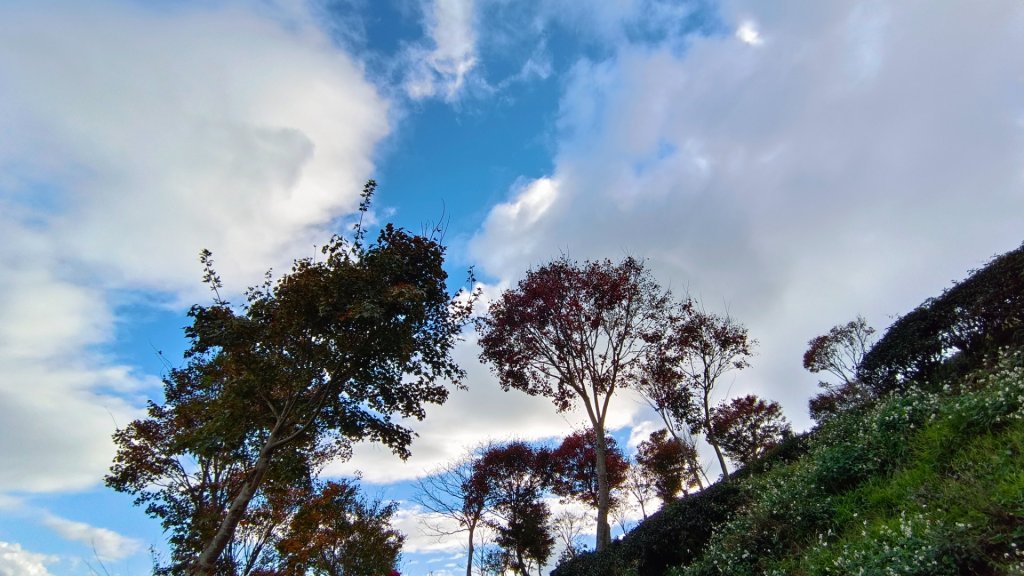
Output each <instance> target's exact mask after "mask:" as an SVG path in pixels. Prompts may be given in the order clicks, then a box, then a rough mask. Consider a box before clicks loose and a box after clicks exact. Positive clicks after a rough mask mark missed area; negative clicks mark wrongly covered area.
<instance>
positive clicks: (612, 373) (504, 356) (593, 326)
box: [477, 257, 669, 550]
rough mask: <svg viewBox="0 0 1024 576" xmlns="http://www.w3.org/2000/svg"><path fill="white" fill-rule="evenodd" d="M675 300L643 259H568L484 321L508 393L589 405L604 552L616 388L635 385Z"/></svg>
mask: <svg viewBox="0 0 1024 576" xmlns="http://www.w3.org/2000/svg"><path fill="white" fill-rule="evenodd" d="M668 303H669V294H668V292H667V291H665V290H662V288H661V287H660V286H659V285H658V284H657V282H655V281H654V279H653V278H652V277H651V275H650V273H649V272H648V271H647V269H646V268H645V267H644V264H643V262H641V261H639V260H636V259H634V258H626V259H625V260H623V261H622V262H620V263H618V264H614V263H612V262H611V261H610V260H603V261H598V262H584V263H582V264H581V263H578V262H575V261H572V260H569V259H568V258H565V257H563V258H561V259H559V260H556V261H554V262H551V263H549V264H546V265H544V266H542V267H540V268H537V269H533V270H529V271H527V273H526V276H525V278H523V279H522V280H521V281H520V282H519V284H518V286H516V287H515V288H513V289H509V290H506V291H505V292H504V293H503V294H502V295H501V296H500V297H499V298H498V299H497V300H495V301H494V302H493V303H492V304H491V306H490V309H489V310H488V313H487V315H486V316H484V317H483V318H481V319H480V321H479V323H478V324H477V329H478V331H479V335H480V339H479V342H480V346H481V348H482V352H481V353H480V359H481V360H483V361H484V362H486V363H488V364H490V366H491V369H492V371H493V372H494V373H495V374H496V375H497V377H498V381H499V383H500V384H501V387H502V388H503V389H505V390H509V389H510V388H515V389H517V390H521V391H523V392H526V393H527V394H530V395H533V396H544V397H547V398H550V399H551V401H552V402H553V403H554V405H555V407H556V409H557V410H558V411H565V410H569V409H570V408H571V407H572V406H574V405H576V404H582V405H583V407H584V409H585V410H586V413H587V416H588V417H589V420H590V428H591V429H592V430H593V433H594V435H595V438H596V441H595V450H594V452H595V467H596V470H597V483H598V505H597V549H599V550H600V549H604V548H605V547H606V546H608V544H609V543H610V541H611V528H610V525H609V523H608V512H609V508H610V504H611V501H610V495H609V491H610V488H609V487H610V484H609V481H608V470H607V465H606V453H607V447H606V444H605V422H606V417H607V414H608V406H609V403H610V401H611V398H612V396H613V395H614V393H615V391H616V390H618V389H619V388H621V387H624V386H634V385H635V384H636V382H637V380H638V378H639V376H640V372H641V368H642V364H643V362H644V359H645V357H646V355H647V352H648V348H650V347H651V346H652V345H653V343H654V342H656V341H657V340H658V339H660V338H661V337H662V335H663V334H664V331H665V326H666V321H667V307H668Z"/></svg>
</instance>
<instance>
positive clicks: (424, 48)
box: [0, 0, 1024, 576]
mask: <svg viewBox="0 0 1024 576" xmlns="http://www.w3.org/2000/svg"><path fill="white" fill-rule="evenodd" d="M1022 94H1024V7H1022V6H1021V4H1020V3H1019V2H1016V1H1014V0H996V1H993V2H986V3H982V4H977V3H972V4H966V3H943V4H940V5H936V4H935V3H933V2H926V1H924V0H910V1H905V0H900V1H898V2H897V1H895V0H894V1H886V0H873V1H870V2H854V1H852V0H850V1H846V0H836V1H834V2H827V3H826V2H820V3H807V2H795V1H781V2H773V3H764V2H756V1H753V0H749V1H745V0H723V1H720V2H715V1H706V2H705V1H701V2H683V1H668V0H617V1H614V2H612V1H609V2H600V3H589V4H588V3H582V2H574V1H568V0H529V1H525V0H524V1H511V0H407V1H403V2H375V1H371V0H252V1H248V2H247V1H242V0H238V1H216V2H197V1H190V0H183V1H175V2H169V1H161V2H143V1H141V0H138V1H129V0H98V1H95V2H92V1H91V2H88V3H86V2H78V1H74V0H63V1H61V0H41V1H36V0H33V1H28V0H25V1H18V0H13V1H7V2H3V3H0V135H2V136H0V270H2V272H0V411H2V413H0V462H3V466H2V467H0V574H3V575H4V576H7V575H11V576H22V575H37V574H52V575H78V574H93V573H96V572H101V571H102V570H101V569H100V567H99V562H100V561H102V563H103V566H104V567H105V568H106V570H108V571H109V573H110V574H138V573H145V572H147V571H148V570H149V567H150V562H149V556H148V552H147V550H148V549H149V547H151V546H156V547H157V548H159V547H160V546H162V544H161V542H162V535H161V533H160V529H159V526H158V525H156V523H155V522H153V521H152V520H149V519H147V518H146V517H145V515H144V514H143V513H142V511H141V510H138V509H135V508H133V507H132V506H131V504H130V499H129V498H126V497H124V496H122V495H118V494H113V493H111V492H110V491H108V490H106V489H105V488H103V487H102V477H103V474H104V473H105V471H106V469H107V467H108V466H109V463H110V460H111V457H112V454H113V447H112V444H111V442H110V435H111V433H112V432H113V431H114V429H115V427H116V426H118V425H122V426H123V425H124V424H126V423H127V422H129V421H131V419H133V418H136V417H138V416H139V415H140V414H141V410H142V408H143V406H144V403H145V401H146V399H147V398H151V397H155V396H157V395H158V394H159V393H160V385H159V379H160V376H161V374H162V372H163V370H164V365H163V362H164V360H162V359H161V357H160V356H158V354H157V352H156V351H161V352H162V353H163V357H164V358H165V359H166V360H167V361H170V362H172V363H173V362H177V361H178V359H179V358H180V354H181V350H182V349H183V347H184V345H185V341H184V338H183V336H182V332H181V328H182V327H183V326H184V325H185V323H186V322H187V320H186V318H185V317H184V311H185V310H187V307H188V306H189V305H190V304H191V303H193V302H203V301H207V299H208V297H209V296H208V294H207V293H206V292H205V290H204V288H203V287H202V285H201V283H200V282H199V280H200V277H201V270H200V268H199V265H198V262H197V254H198V253H199V250H201V249H202V248H209V249H211V250H213V252H214V254H215V258H216V259H217V262H218V267H219V269H220V272H221V275H222V276H223V278H224V280H225V282H226V284H227V285H228V287H229V288H230V289H233V290H235V291H236V292H240V291H241V290H243V289H244V288H245V287H246V286H248V285H250V284H253V283H256V282H258V281H259V279H260V278H261V277H262V274H263V272H264V271H265V270H266V269H267V268H271V267H273V268H274V269H277V270H282V269H286V267H287V265H288V263H289V262H290V261H291V260H292V259H294V258H296V257H303V256H307V255H309V254H311V253H312V250H313V246H314V245H315V244H318V243H322V242H323V240H324V239H326V238H327V237H329V235H330V234H331V233H332V232H335V231H338V230H339V229H341V228H343V227H344V225H345V223H346V222H348V221H349V219H350V218H351V215H352V212H353V210H354V208H355V206H356V204H357V202H358V193H359V191H360V190H361V188H362V184H363V183H364V182H365V181H366V180H367V179H368V178H371V177H372V178H375V179H377V180H378V182H379V183H380V185H381V186H380V189H379V194H378V196H377V199H376V204H375V211H376V216H377V218H378V219H379V220H380V221H394V222H397V223H399V224H401V225H403V226H406V227H409V228H412V229H419V227H420V226H421V225H422V223H424V222H427V221H433V220H437V218H439V217H440V216H441V215H442V214H443V215H444V216H446V217H447V218H450V224H449V229H448V235H447V240H448V242H449V245H450V248H449V266H450V271H451V273H452V275H453V277H454V278H462V277H463V274H464V272H465V270H466V269H467V268H468V267H470V266H473V267H475V269H476V270H477V274H478V277H479V280H480V281H481V282H482V287H483V289H484V291H485V294H488V295H494V294H497V293H498V292H499V291H500V290H501V289H503V288H505V287H508V286H510V285H511V284H512V283H514V282H515V281H516V280H517V279H518V278H519V277H521V275H522V274H523V273H524V271H525V270H527V269H528V268H529V267H531V266H535V265H538V264H542V263H544V262H546V261H548V260H550V259H552V258H555V257H557V256H559V255H560V254H563V253H565V254H569V255H571V256H573V257H576V258H579V259H587V258H605V257H608V258H612V259H618V258H620V257H622V256H625V255H634V256H639V257H643V258H646V259H647V261H648V263H649V264H650V266H651V268H652V270H653V271H654V274H655V275H656V277H657V278H658V279H659V280H660V281H661V282H662V283H663V284H665V285H668V286H671V287H672V289H673V290H674V291H675V292H676V293H677V294H683V293H690V294H691V295H694V296H696V297H698V298H700V299H701V300H702V301H703V303H704V305H705V307H706V308H708V309H710V310H714V311H718V312H725V311H728V312H729V313H731V314H732V315H733V316H734V317H735V318H737V319H738V320H740V321H741V322H744V323H745V324H746V325H747V326H748V327H749V328H750V331H751V333H752V335H753V336H754V337H756V338H757V339H758V340H759V342H760V344H759V347H758V355H757V356H756V357H755V358H754V359H753V366H752V367H751V368H750V369H748V370H745V371H743V372H741V373H738V374H736V375H735V377H734V378H733V379H731V380H730V381H729V382H728V386H727V390H723V391H722V394H721V399H725V397H726V396H727V395H730V396H735V395H739V394H745V393H756V394H759V395H762V396H766V397H769V398H773V399H776V400H778V401H780V402H781V403H782V404H783V406H784V407H785V409H786V412H787V414H788V416H789V417H790V419H791V420H792V421H793V422H794V425H795V426H796V427H797V428H804V427H806V426H808V425H809V420H808V418H807V415H806V401H807V399H808V397H809V396H810V395H812V394H813V393H814V390H815V381H816V378H815V377H814V376H813V375H811V374H807V373H805V372H803V371H802V369H801V367H800V356H801V354H802V352H803V350H804V349H805V347H806V343H807V340H809V339H810V338H811V337H813V336H815V335H817V334H820V333H822V332H824V331H826V330H827V329H828V328H829V327H831V326H832V325H835V324H838V323H841V322H845V321H847V320H849V319H851V318H852V317H853V316H855V315H856V314H858V313H859V314H863V315H864V316H865V317H867V319H868V321H869V322H870V323H871V324H873V325H874V326H876V327H878V328H884V327H885V326H887V325H888V324H889V323H890V322H891V319H892V318H893V317H894V316H895V315H898V314H900V313H903V312H906V311H907V310H909V309H910V308H911V307H913V306H914V305H916V304H917V303H919V302H920V301H922V300H923V299H924V298H926V297H928V296H931V295H934V294H936V293H938V292H939V291H940V290H941V289H942V288H944V287H946V286H948V285H949V283H950V282H951V281H952V280H954V279H957V278H962V277H963V276H964V275H965V274H966V273H967V271H968V270H969V269H971V268H976V267H978V266H980V265H982V264H983V263H984V262H985V261H987V259H988V258H990V257H991V256H993V255H994V254H997V253H1001V252H1005V251H1007V250H1010V249H1012V248H1015V247H1016V246H1018V245H1019V244H1020V242H1021V241H1022V240H1024V233H1022V231H1024V217H1022V214H1024V98H1022V96H1021V95H1022ZM456 355H457V357H458V358H459V360H460V361H461V362H462V363H463V365H464V366H465V368H466V369H467V371H468V373H469V379H468V381H467V384H468V385H469V390H468V391H466V392H455V393H453V394H452V397H451V399H450V400H449V402H448V403H447V404H446V405H444V406H442V407H432V408H430V409H429V410H428V416H427V418H426V420H424V421H423V422H421V423H416V424H415V425H414V428H415V430H417V432H419V434H420V436H419V438H418V439H417V441H416V443H415V444H414V445H413V456H412V458H411V459H410V460H409V461H407V462H404V463H403V462H399V461H397V460H396V459H395V457H394V456H392V455H391V454H390V453H388V452H387V451H384V450H381V449H379V448H376V447H374V446H372V445H360V446H359V447H358V448H357V450H356V454H355V456H354V458H353V459H352V460H351V461H349V462H342V463H335V464H332V465H331V466H329V467H328V469H327V473H328V474H332V475H350V474H353V473H354V472H355V471H357V470H358V471H360V472H361V473H362V476H363V478H364V485H365V486H366V488H367V490H368V491H369V492H370V493H371V494H374V495H380V496H382V497H384V498H389V499H395V500H398V501H400V502H401V511H400V514H399V519H400V527H401V528H402V529H403V530H404V531H406V533H407V534H408V541H407V543H406V552H405V556H404V564H403V573H405V574H409V575H413V576H416V575H423V574H428V573H431V572H432V573H433V574H436V575H438V576H441V575H443V574H447V573H451V574H457V573H460V570H461V568H460V567H461V566H462V565H463V561H464V560H463V559H462V558H460V557H459V555H460V554H461V550H462V548H461V542H460V541H459V540H458V539H454V540H447V541H440V542H439V541H436V540H434V539H431V538H428V537H426V536H424V535H423V534H421V533H420V530H419V521H420V520H421V519H422V511H421V510H419V509H417V508H416V507H415V506H414V505H413V504H412V503H411V502H409V498H410V495H411V490H410V483H411V482H412V481H414V480H415V478H417V477H418V476H421V475H422V474H424V473H425V471H427V470H430V469H431V468H434V467H436V466H437V465H439V464H441V463H444V462H446V461H448V460H450V459H452V458H454V457H456V456H458V455H459V454H461V453H462V452H463V451H464V450H465V449H466V448H468V447H471V446H474V445H477V444H478V443H480V442H482V441H485V440H504V439H509V438H512V437H520V438H525V439H529V440H537V441H550V440H551V439H552V438H555V437H559V436H562V435H565V434H567V433H569V432H570V431H572V429H573V428H574V427H576V426H578V425H580V424H581V423H582V422H583V418H581V416H580V415H579V414H555V412H554V409H553V407H552V406H551V405H550V403H548V402H546V401H544V400H543V399H534V398H528V397H526V396H524V395H522V394H518V393H515V392H512V393H503V392H501V391H500V389H499V388H498V386H497V384H496V383H495V381H494V379H493V377H491V376H490V374H489V373H488V371H487V369H486V367H483V366H480V365H479V364H478V362H477V360H476V355H477V350H476V346H475V343H474V342H473V341H472V338H469V339H468V340H467V342H465V343H464V344H463V345H460V347H459V348H458V350H457V351H456ZM616 402H617V403H616V406H615V407H614V410H613V413H612V415H611V418H612V420H613V422H612V424H613V426H614V427H615V428H616V435H617V437H618V438H620V439H621V441H622V443H623V444H625V445H630V446H631V445H633V444H635V441H636V440H637V439H638V438H641V437H643V436H644V435H646V434H647V433H649V432H650V431H651V430H653V429H654V427H655V426H656V423H655V420H656V419H655V417H654V415H653V414H651V413H650V412H649V411H648V410H646V409H645V408H644V407H643V406H642V404H641V403H639V402H638V401H637V400H636V398H633V397H631V396H629V395H628V394H626V395H623V396H622V397H620V398H618V399H617V401H616ZM709 462H710V459H709ZM446 571H447V572H446Z"/></svg>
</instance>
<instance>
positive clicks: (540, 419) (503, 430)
mask: <svg viewBox="0 0 1024 576" xmlns="http://www.w3.org/2000/svg"><path fill="white" fill-rule="evenodd" d="M478 352H479V348H478V347H477V345H476V342H475V339H472V338H471V339H470V340H468V341H466V342H462V343H460V344H459V345H458V346H457V348H456V350H455V354H454V357H455V359H456V360H457V361H458V362H459V364H460V365H461V366H463V367H464V368H465V369H466V371H467V378H466V385H467V387H468V389H467V390H453V391H452V392H451V395H450V396H449V398H448V401H447V402H446V403H444V404H443V405H441V406H428V407H427V417H426V418H425V419H424V420H423V421H422V422H417V421H409V422H405V424H406V425H407V426H409V427H410V428H412V429H413V430H414V431H415V432H416V433H417V434H418V435H419V436H418V437H417V438H416V439H414V440H413V444H412V456H411V457H410V458H409V459H408V460H407V461H405V462H403V461H401V460H399V459H398V457H397V456H395V455H394V454H392V453H391V452H390V451H388V450H387V449H386V448H384V447H382V446H380V445H377V444H372V443H361V444H357V445H356V447H355V450H354V455H353V457H352V459H351V460H349V461H346V462H338V463H335V464H332V465H331V466H328V468H327V469H326V471H325V473H326V474H328V475H341V476H350V475H352V474H355V473H356V472H361V473H362V477H363V479H364V480H365V481H367V482H372V483H376V484H388V483H392V482H400V481H404V480H411V479H414V478H419V477H422V476H424V475H426V474H428V473H429V472H430V471H431V470H434V469H437V468H438V467H440V466H441V465H444V464H447V463H449V462H452V461H454V460H456V459H457V458H459V457H461V456H463V455H464V454H465V453H466V452H467V451H468V450H471V449H473V448H476V447H477V446H479V445H480V444H482V443H484V442H488V441H494V442H503V441H509V440H526V441H542V440H546V439H555V438H562V437H564V436H566V435H567V434H569V433H570V432H572V431H573V430H576V429H580V428H582V427H584V426H587V425H588V423H589V420H588V419H587V416H586V413H585V411H584V409H583V408H577V409H576V410H573V411H570V412H566V413H563V414H559V413H557V412H556V411H555V406H554V405H553V404H552V403H551V400H550V399H547V398H543V397H533V396H529V395H527V394H524V393H523V392H520V391H518V390H510V391H508V392H503V391H502V390H501V387H500V386H499V385H498V382H497V380H496V379H495V378H494V376H493V375H492V374H491V373H490V371H489V369H488V368H487V367H486V366H484V365H483V364H480V363H479V362H478V361H477V359H476V355H477V353H478ZM642 408H643V406H642V404H641V403H640V402H639V401H638V400H637V399H636V398H634V397H633V396H631V395H629V394H623V395H620V396H619V397H618V398H616V399H615V400H614V401H613V404H612V406H611V408H610V409H609V413H608V422H607V426H608V428H609V429H610V430H618V429H621V428H623V427H625V426H628V425H630V424H631V423H632V422H633V418H634V416H635V415H636V414H638V413H639V412H640V411H641V410H642Z"/></svg>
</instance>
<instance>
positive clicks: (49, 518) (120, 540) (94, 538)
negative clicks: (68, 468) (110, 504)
mask: <svg viewBox="0 0 1024 576" xmlns="http://www.w3.org/2000/svg"><path fill="white" fill-rule="evenodd" d="M42 523H43V525H45V526H46V527H48V528H50V529H51V530H53V531H54V532H56V533H57V534H59V535H60V537H61V538H64V539H65V540H70V541H72V542H78V543H81V544H85V545H86V546H88V547H90V548H91V549H93V550H94V551H95V552H96V556H97V557H98V559H99V560H101V561H106V560H120V559H121V558H125V557H127V556H131V555H132V554H135V553H136V552H139V551H140V550H142V548H143V545H142V542H141V541H139V540H136V539H135V538H129V537H127V536H122V535H121V534H118V533H117V532H114V531H113V530H108V529H107V528H99V527H96V526H91V525H89V524H86V523H84V522H76V521H74V520H68V519H67V518H61V517H59V516H54V515H53V514H44V516H43V518H42Z"/></svg>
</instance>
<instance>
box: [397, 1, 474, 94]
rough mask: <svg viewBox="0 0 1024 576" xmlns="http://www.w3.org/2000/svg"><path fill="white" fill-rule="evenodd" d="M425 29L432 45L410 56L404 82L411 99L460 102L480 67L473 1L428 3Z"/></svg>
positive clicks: (426, 4) (408, 55)
mask: <svg viewBox="0 0 1024 576" xmlns="http://www.w3.org/2000/svg"><path fill="white" fill-rule="evenodd" d="M422 9H423V12H424V22H423V25H424V28H425V31H426V34H427V37H428V39H429V42H428V44H429V46H415V47H413V48H412V49H411V50H410V51H409V53H408V54H407V58H408V59H409V60H410V61H411V63H412V66H411V68H410V70H409V72H408V76H407V77H406V79H405V90H406V93H407V94H408V95H409V97H410V98H412V99H414V100H421V99H424V98H433V97H441V98H443V99H444V100H445V101H447V102H453V101H455V100H457V99H458V98H459V96H460V94H461V92H462V91H463V90H464V88H465V87H466V82H467V80H468V78H469V75H470V74H471V73H472V72H473V70H474V69H475V68H476V67H477V64H478V57H477V46H476V43H477V33H476V29H475V26H474V20H475V14H474V0H425V1H424V3H423V4H422Z"/></svg>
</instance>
